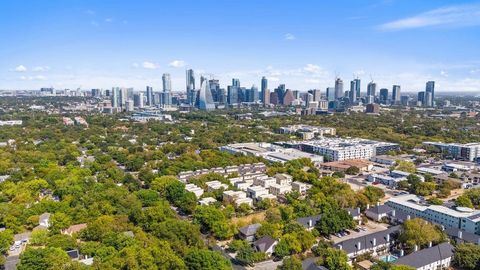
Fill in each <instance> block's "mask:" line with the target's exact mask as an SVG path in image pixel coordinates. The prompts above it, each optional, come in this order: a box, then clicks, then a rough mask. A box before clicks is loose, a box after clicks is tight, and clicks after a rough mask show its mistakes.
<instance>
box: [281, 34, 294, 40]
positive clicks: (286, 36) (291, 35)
mask: <svg viewBox="0 0 480 270" xmlns="http://www.w3.org/2000/svg"><path fill="white" fill-rule="evenodd" d="M284 38H285V39H286V40H295V39H297V37H296V36H295V35H293V34H291V33H286V34H285V36H284Z"/></svg>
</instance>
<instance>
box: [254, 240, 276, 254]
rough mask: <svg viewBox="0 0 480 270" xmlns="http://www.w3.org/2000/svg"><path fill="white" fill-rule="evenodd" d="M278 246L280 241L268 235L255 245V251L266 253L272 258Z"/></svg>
mask: <svg viewBox="0 0 480 270" xmlns="http://www.w3.org/2000/svg"><path fill="white" fill-rule="evenodd" d="M277 244H278V241H277V240H275V239H273V238H272V237H270V236H268V235H266V236H264V237H262V238H260V239H258V240H257V241H255V242H254V243H253V245H254V247H255V249H256V250H257V251H259V252H264V253H265V254H267V255H268V256H272V254H273V253H274V252H275V246H276V245H277Z"/></svg>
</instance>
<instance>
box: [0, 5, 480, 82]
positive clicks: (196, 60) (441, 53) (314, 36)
mask: <svg viewBox="0 0 480 270" xmlns="http://www.w3.org/2000/svg"><path fill="white" fill-rule="evenodd" d="M0 36H1V37H2V41H1V42H0V59H1V60H0V89H37V88H39V87H45V86H54V87H55V88H59V89H61V88H70V89H76V88H78V87H81V88H82V89H88V88H93V87H98V88H111V87H112V86H123V87H135V88H137V89H143V88H144V87H145V86H146V85H152V86H154V88H156V89H160V86H161V76H162V73H164V72H168V73H171V75H172V85H173V88H174V90H176V91H184V89H185V69H186V68H193V69H195V71H196V72H197V74H200V73H205V74H208V75H210V74H211V76H214V77H216V78H218V79H220V81H221V83H222V84H223V85H224V86H226V85H227V84H229V83H230V81H231V78H232V77H236V78H240V80H241V83H242V85H244V86H247V87H249V86H251V85H252V84H256V85H259V84H260V78H261V76H267V77H268V78H269V88H271V89H273V88H275V87H276V86H277V85H278V84H280V83H286V84H287V88H292V89H299V90H307V89H312V88H319V89H322V90H323V89H325V88H326V87H328V86H332V85H333V82H334V79H335V76H336V75H339V76H340V77H341V78H343V79H344V81H346V82H347V81H349V80H351V79H352V78H353V77H354V75H355V76H359V77H360V78H361V79H362V88H363V89H362V91H365V88H366V84H367V83H368V81H370V78H373V80H375V81H376V82H377V83H378V84H379V87H388V88H391V85H392V84H400V85H401V86H402V90H403V91H419V90H422V89H424V87H425V81H427V80H435V81H436V82H437V89H438V91H442V90H443V91H480V49H479V48H480V1H460V0H457V1H452V0H451V1H447V0H422V1H411V0H362V1H361V0H351V1H339V0H336V1H328V0H327V1H317V0H310V1H308V0H296V1H286V0H285V1H278V0H276V1H274V0H223V1H220V0H217V1H213V0H183V1H143V0H135V1H133V0H131V1H121V0H118V1H107V0H102V1H99V0H78V1H74V0H62V1H60V0H2V1H0Z"/></svg>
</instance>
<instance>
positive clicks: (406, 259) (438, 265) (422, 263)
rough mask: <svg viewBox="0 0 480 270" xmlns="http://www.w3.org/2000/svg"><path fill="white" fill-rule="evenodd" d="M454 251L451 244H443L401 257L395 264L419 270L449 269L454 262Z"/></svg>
mask: <svg viewBox="0 0 480 270" xmlns="http://www.w3.org/2000/svg"><path fill="white" fill-rule="evenodd" d="M453 249H454V247H453V246H452V245H451V244H450V243H448V242H445V243H441V244H439V245H436V246H433V247H429V248H425V249H422V250H419V251H417V252H413V253H411V254H408V255H406V256H403V257H400V258H398V260H397V261H396V262H395V264H397V265H408V266H411V267H413V268H415V269H417V270H437V269H448V268H449V267H450V264H451V262H452V257H453Z"/></svg>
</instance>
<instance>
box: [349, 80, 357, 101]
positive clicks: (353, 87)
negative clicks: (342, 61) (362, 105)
mask: <svg viewBox="0 0 480 270" xmlns="http://www.w3.org/2000/svg"><path fill="white" fill-rule="evenodd" d="M348 94H349V97H348V98H349V99H350V103H355V102H356V101H357V80H356V79H355V80H353V81H350V91H349V92H348Z"/></svg>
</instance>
